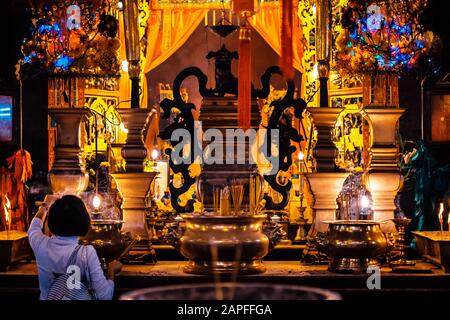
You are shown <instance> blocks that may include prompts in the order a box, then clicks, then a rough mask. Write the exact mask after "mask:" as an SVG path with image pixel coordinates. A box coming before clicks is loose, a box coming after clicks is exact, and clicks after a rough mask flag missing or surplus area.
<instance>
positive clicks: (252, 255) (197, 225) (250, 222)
mask: <svg viewBox="0 0 450 320" xmlns="http://www.w3.org/2000/svg"><path fill="white" fill-rule="evenodd" d="M182 218H183V219H184V221H185V224H186V225H185V230H184V232H182V231H181V232H180V230H179V229H175V228H172V229H170V232H169V234H168V235H167V236H166V241H168V242H169V243H171V244H172V245H173V246H175V248H177V249H178V250H179V251H180V253H181V254H182V255H183V256H184V257H186V258H188V259H189V262H188V263H187V265H186V266H184V268H183V271H184V272H186V273H193V274H202V275H212V274H232V273H239V274H256V273H262V272H264V271H266V268H265V267H264V265H263V263H262V258H263V257H264V256H266V255H267V253H268V252H269V246H270V240H269V237H268V236H267V235H266V234H265V233H264V232H265V230H264V229H263V222H264V221H265V220H266V215H254V216H200V215H196V216H194V215H182ZM176 230H178V231H176Z"/></svg>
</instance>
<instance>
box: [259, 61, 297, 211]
mask: <svg viewBox="0 0 450 320" xmlns="http://www.w3.org/2000/svg"><path fill="white" fill-rule="evenodd" d="M274 74H278V75H281V76H282V75H283V74H282V72H281V70H280V68H279V67H277V66H273V67H270V68H268V69H267V70H266V72H264V74H263V75H262V76H261V83H262V88H261V89H255V92H254V95H255V96H256V97H258V98H266V97H267V96H268V95H269V93H270V79H271V77H272V75H274ZM294 91H295V84H294V81H292V80H287V91H286V94H285V96H284V97H283V98H282V99H280V100H275V101H272V102H271V104H270V107H271V108H273V110H272V113H271V115H270V118H269V123H268V126H267V129H268V130H267V139H266V141H272V132H271V130H270V129H278V130H279V148H278V149H279V155H278V157H277V158H276V159H275V161H278V169H279V170H278V171H277V172H276V173H274V174H271V175H264V179H265V180H266V181H267V182H268V183H269V185H270V187H271V188H272V189H273V190H275V191H277V192H278V193H279V194H280V195H281V196H282V200H281V201H280V202H278V203H275V202H274V201H273V199H272V197H270V196H269V195H265V196H264V199H265V200H266V206H265V208H266V209H267V210H283V209H284V208H285V207H286V205H287V204H288V202H289V191H290V189H291V187H292V182H291V181H290V180H288V181H286V182H285V183H283V184H280V183H279V181H277V177H278V173H279V172H280V171H284V172H286V171H288V170H289V167H290V166H291V165H292V153H294V152H295V150H296V148H295V146H293V145H291V141H294V142H297V143H300V141H302V140H303V137H302V136H301V135H300V134H299V133H298V131H297V129H295V128H294V127H292V120H293V119H292V118H293V116H295V117H296V118H297V119H299V120H300V121H301V119H302V113H303V110H304V109H305V108H306V102H305V101H304V100H303V99H296V98H294ZM291 108H293V110H294V114H292V113H291V111H290V110H291ZM260 151H261V152H263V153H265V152H266V151H267V154H266V155H265V156H270V155H271V153H272V150H271V144H270V143H268V145H267V147H266V146H264V145H263V146H262V147H261V148H260Z"/></svg>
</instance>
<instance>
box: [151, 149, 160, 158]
mask: <svg viewBox="0 0 450 320" xmlns="http://www.w3.org/2000/svg"><path fill="white" fill-rule="evenodd" d="M158 156H159V151H158V150H156V149H153V151H152V159H153V160H156V159H157V158H158Z"/></svg>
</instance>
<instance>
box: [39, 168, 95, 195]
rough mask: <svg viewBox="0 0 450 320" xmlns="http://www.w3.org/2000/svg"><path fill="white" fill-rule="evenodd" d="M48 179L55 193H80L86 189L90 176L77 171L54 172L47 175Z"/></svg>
mask: <svg viewBox="0 0 450 320" xmlns="http://www.w3.org/2000/svg"><path fill="white" fill-rule="evenodd" d="M47 180H48V183H49V185H50V188H51V189H52V191H53V193H55V194H59V193H62V194H80V193H81V192H83V191H84V190H86V188H87V186H88V183H89V176H88V174H87V173H84V172H77V173H54V172H50V173H49V174H48V175H47Z"/></svg>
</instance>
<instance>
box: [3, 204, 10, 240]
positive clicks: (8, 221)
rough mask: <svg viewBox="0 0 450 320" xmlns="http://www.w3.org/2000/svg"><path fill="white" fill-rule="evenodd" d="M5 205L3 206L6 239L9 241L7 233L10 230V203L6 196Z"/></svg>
mask: <svg viewBox="0 0 450 320" xmlns="http://www.w3.org/2000/svg"><path fill="white" fill-rule="evenodd" d="M5 199H6V203H5V205H4V209H5V222H6V237H7V238H8V239H9V231H10V230H11V212H10V210H11V203H10V202H9V199H8V196H5Z"/></svg>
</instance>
